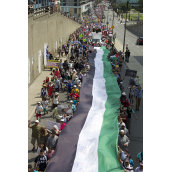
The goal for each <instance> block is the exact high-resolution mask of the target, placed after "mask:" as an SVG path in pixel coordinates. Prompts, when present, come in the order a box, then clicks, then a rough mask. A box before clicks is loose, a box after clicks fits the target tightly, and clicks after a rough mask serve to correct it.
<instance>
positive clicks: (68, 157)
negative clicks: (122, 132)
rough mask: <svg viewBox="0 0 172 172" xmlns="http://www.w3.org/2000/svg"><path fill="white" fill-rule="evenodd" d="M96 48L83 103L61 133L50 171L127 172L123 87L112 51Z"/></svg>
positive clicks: (90, 56)
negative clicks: (122, 159)
mask: <svg viewBox="0 0 172 172" xmlns="http://www.w3.org/2000/svg"><path fill="white" fill-rule="evenodd" d="M95 49H96V51H94V52H93V53H91V54H89V64H90V71H89V72H88V74H87V76H86V77H84V79H83V82H82V87H81V89H80V103H79V105H78V106H77V109H76V111H75V113H74V116H73V118H72V119H71V120H70V122H69V123H68V124H67V125H66V127H65V128H64V129H63V131H62V132H61V134H60V137H59V140H58V143H57V147H56V150H55V153H54V154H53V156H52V157H51V159H50V162H49V163H48V166H47V169H46V172H61V171H63V172H123V169H122V167H121V166H120V164H119V162H118V148H117V141H118V133H119V130H118V122H117V117H118V114H119V104H120V99H119V98H120V95H121V94H120V89H119V87H118V84H117V78H116V76H115V75H114V74H113V73H112V71H111V64H110V62H109V61H108V59H107V55H108V53H109V50H106V48H105V47H102V48H99V47H96V48H95Z"/></svg>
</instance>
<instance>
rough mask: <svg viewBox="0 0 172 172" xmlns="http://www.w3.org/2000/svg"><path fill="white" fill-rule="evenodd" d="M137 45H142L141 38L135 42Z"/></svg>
mask: <svg viewBox="0 0 172 172" xmlns="http://www.w3.org/2000/svg"><path fill="white" fill-rule="evenodd" d="M136 43H137V44H138V45H143V37H139V39H137V42H136Z"/></svg>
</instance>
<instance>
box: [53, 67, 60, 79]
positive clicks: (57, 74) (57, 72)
mask: <svg viewBox="0 0 172 172" xmlns="http://www.w3.org/2000/svg"><path fill="white" fill-rule="evenodd" d="M54 74H55V76H57V77H58V78H59V75H60V71H59V69H58V68H56V71H55V73H54Z"/></svg>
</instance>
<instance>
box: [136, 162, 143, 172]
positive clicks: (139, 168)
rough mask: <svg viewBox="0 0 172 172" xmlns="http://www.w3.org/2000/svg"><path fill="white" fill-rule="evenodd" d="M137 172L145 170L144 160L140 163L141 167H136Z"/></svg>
mask: <svg viewBox="0 0 172 172" xmlns="http://www.w3.org/2000/svg"><path fill="white" fill-rule="evenodd" d="M135 172H143V161H142V162H141V163H140V167H137V168H136V169H135Z"/></svg>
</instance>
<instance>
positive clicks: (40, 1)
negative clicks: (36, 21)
mask: <svg viewBox="0 0 172 172" xmlns="http://www.w3.org/2000/svg"><path fill="white" fill-rule="evenodd" d="M52 2H54V11H60V0H28V3H29V4H33V9H38V8H45V7H49V6H51V4H52Z"/></svg>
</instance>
